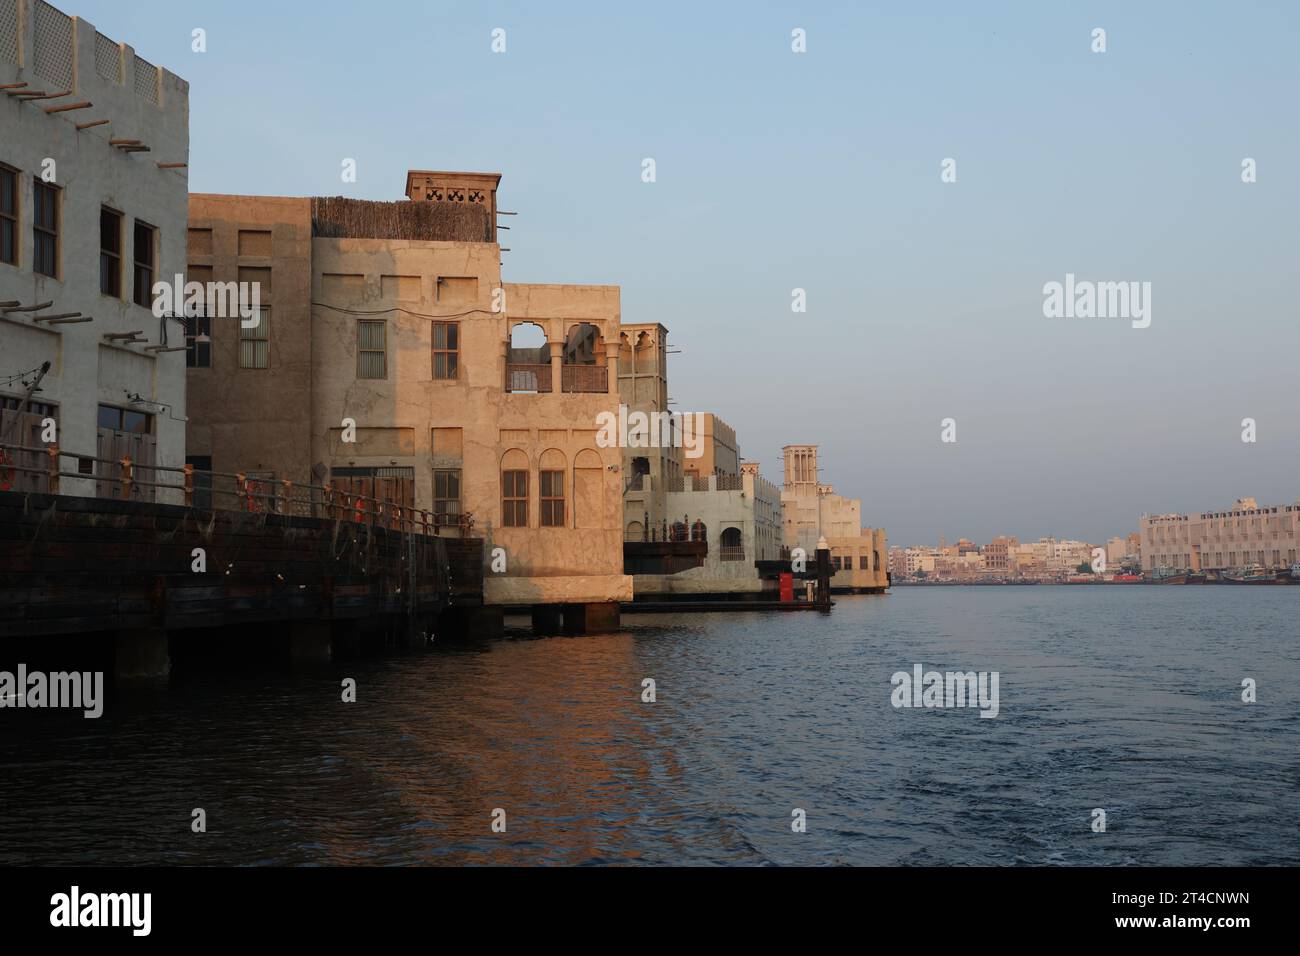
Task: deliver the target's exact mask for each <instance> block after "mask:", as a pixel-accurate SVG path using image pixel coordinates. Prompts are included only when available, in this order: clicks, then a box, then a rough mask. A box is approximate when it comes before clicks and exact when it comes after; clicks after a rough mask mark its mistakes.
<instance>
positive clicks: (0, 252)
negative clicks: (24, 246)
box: [0, 166, 18, 266]
mask: <svg viewBox="0 0 1300 956" xmlns="http://www.w3.org/2000/svg"><path fill="white" fill-rule="evenodd" d="M0 262H4V263H8V264H9V265H11V266H16V265H18V170H16V169H12V168H10V167H9V166H0Z"/></svg>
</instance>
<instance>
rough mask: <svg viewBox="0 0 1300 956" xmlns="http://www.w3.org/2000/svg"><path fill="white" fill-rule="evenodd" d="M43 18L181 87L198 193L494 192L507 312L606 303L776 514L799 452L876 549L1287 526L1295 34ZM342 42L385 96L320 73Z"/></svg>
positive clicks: (1284, 20) (658, 16)
mask: <svg viewBox="0 0 1300 956" xmlns="http://www.w3.org/2000/svg"><path fill="white" fill-rule="evenodd" d="M66 9H67V12H69V13H71V14H73V15H76V16H81V17H84V18H86V19H88V20H90V21H91V22H92V23H94V24H95V25H96V27H98V28H99V29H100V30H101V31H102V32H104V33H105V34H107V35H108V36H110V37H113V38H115V39H121V40H124V41H126V42H129V43H131V44H132V45H134V46H135V48H136V50H137V52H138V53H139V54H140V55H141V56H143V57H145V58H146V59H148V60H150V61H151V62H154V63H157V64H159V65H161V66H164V67H166V68H168V69H170V70H172V71H174V72H175V73H177V74H179V75H180V76H182V77H184V78H185V79H187V80H188V81H189V82H190V84H191V124H190V129H191V154H190V170H189V173H190V180H189V185H190V189H191V191H193V192H216V193H253V194H280V195H334V194H342V195H346V196H351V197H354V198H366V199H397V198H400V197H401V195H402V186H403V180H404V176H405V171H406V170H407V169H409V168H439V169H465V170H491V171H499V172H501V173H502V174H503V179H502V182H501V205H502V208H505V209H509V210H512V211H517V212H518V213H519V215H518V216H517V217H513V218H512V220H511V223H510V224H511V232H510V233H509V238H508V239H507V240H504V241H503V243H502V244H503V245H504V246H508V247H509V248H510V251H509V252H505V253H504V254H503V257H504V260H505V266H504V271H505V277H506V279H507V281H515V282H530V281H539V280H545V281H565V282H573V283H608V284H615V285H618V286H620V287H621V289H622V316H623V319H624V321H627V322H661V323H663V324H664V325H665V326H667V327H668V328H669V329H670V332H671V341H672V344H673V347H674V348H677V349H680V350H681V352H680V353H679V354H674V355H673V357H672V361H671V364H670V376H671V379H670V394H671V397H672V398H673V399H674V400H675V404H674V405H673V408H674V410H677V411H700V412H712V413H716V414H717V415H719V416H721V418H722V419H724V420H725V421H726V422H727V423H729V424H730V425H731V426H733V427H734V428H735V430H736V434H737V438H738V443H739V447H740V452H741V454H742V455H743V456H744V457H745V458H746V459H749V460H754V461H758V462H760V463H761V465H762V469H763V473H764V474H765V475H766V476H767V477H768V478H769V479H771V480H774V481H778V482H779V480H780V468H781V454H780V449H781V447H782V446H783V445H787V444H791V443H805V442H806V443H816V444H819V445H820V446H821V449H822V460H823V471H822V478H823V480H824V481H825V482H827V483H829V484H832V485H834V486H835V488H836V490H837V491H838V492H840V493H842V494H845V495H848V496H851V497H854V498H860V499H861V500H862V520H863V523H864V524H867V525H870V526H873V527H883V528H884V529H885V530H886V532H887V534H888V536H889V540H890V542H892V543H898V544H903V543H911V542H916V541H927V540H933V541H937V540H938V538H939V537H940V536H941V535H945V536H948V537H949V538H950V539H951V538H954V537H955V536H956V535H963V536H966V537H969V538H971V539H972V540H976V541H981V542H983V541H988V540H991V539H992V538H993V537H995V536H997V535H999V534H1011V535H1016V536H1018V537H1021V538H1022V539H1024V538H1025V537H1029V536H1032V538H1031V539H1034V540H1036V539H1037V537H1039V536H1042V532H1039V531H1037V530H1036V529H1043V528H1051V529H1055V533H1057V534H1059V535H1062V536H1068V537H1071V538H1077V539H1079V540H1090V541H1101V542H1104V541H1105V540H1106V539H1107V538H1108V537H1111V536H1114V535H1123V534H1127V533H1129V532H1131V531H1133V530H1135V529H1136V528H1137V524H1138V520H1139V517H1140V516H1141V515H1142V514H1143V513H1144V512H1146V513H1164V512H1176V511H1177V512H1197V511H1201V510H1212V509H1219V508H1226V507H1228V506H1230V504H1231V503H1232V502H1233V501H1234V500H1235V499H1237V498H1239V497H1243V496H1254V497H1256V498H1257V499H1258V500H1259V501H1260V503H1261V504H1265V503H1267V504H1289V503H1292V502H1294V501H1295V500H1296V499H1297V498H1298V497H1300V482H1297V480H1296V476H1297V474H1300V417H1298V416H1296V414H1295V406H1296V400H1295V382H1296V372H1295V355H1296V351H1297V346H1298V345H1300V331H1298V330H1297V324H1296V318H1297V316H1296V307H1295V301H1294V294H1293V292H1292V291H1291V289H1290V287H1289V286H1290V281H1291V276H1292V275H1293V274H1294V263H1293V261H1292V260H1293V258H1294V243H1293V242H1289V241H1288V240H1289V239H1291V238H1292V236H1293V232H1294V223H1295V222H1297V221H1300V185H1297V182H1296V179H1295V177H1294V176H1292V175H1291V170H1292V169H1293V168H1294V165H1295V162H1296V160H1297V156H1298V155H1300V131H1297V128H1296V126H1295V124H1294V123H1286V122H1281V121H1279V118H1280V117H1285V116H1287V115H1290V113H1292V112H1293V111H1294V104H1293V103H1292V102H1291V100H1292V98H1293V91H1294V90H1295V89H1297V88H1300V64H1298V63H1297V61H1296V59H1295V57H1294V51H1293V49H1292V46H1293V43H1292V38H1293V37H1294V36H1295V35H1296V34H1297V32H1298V28H1300V11H1298V10H1297V8H1295V7H1294V6H1291V5H1279V4H1267V3H1248V4H1244V5H1236V6H1234V7H1232V8H1230V15H1209V14H1210V13H1212V12H1215V11H1220V12H1221V11H1222V9H1223V8H1214V7H1209V6H1205V7H1203V8H1201V15H1198V16H1192V15H1190V14H1189V7H1188V6H1187V5H1181V4H1173V3H1154V4H1144V5H1140V6H1137V5H1125V4H1118V3H1114V4H1104V3H1103V4H1093V5H1090V6H1089V8H1088V9H1086V10H1085V9H1083V8H1075V7H1067V6H1056V5H1036V4H1000V5H989V6H982V7H980V8H978V9H975V8H972V7H969V6H967V5H961V4H956V3H945V4H935V5H933V6H932V7H929V8H927V9H926V10H924V11H920V10H917V9H916V8H908V9H906V10H897V11H893V10H860V9H855V8H849V7H845V8H839V9H832V10H829V11H818V12H815V13H814V12H811V11H809V10H807V9H803V8H798V7H785V6H782V5H777V4H765V5H761V6H752V5H746V6H744V7H743V8H742V7H739V6H736V7H714V6H700V5H690V6H687V5H685V4H671V3H669V4H659V5H656V6H655V8H654V9H653V11H652V12H642V11H640V10H639V9H637V10H636V11H635V12H633V9H631V8H629V9H626V10H624V9H615V8H609V7H607V6H602V5H597V4H572V5H565V6H563V7H559V8H541V7H538V8H535V9H527V8H517V7H514V6H511V5H507V4H494V3H488V4H482V5H478V6H475V7H474V8H473V9H469V10H465V11H463V12H461V13H460V14H458V15H456V16H452V15H450V14H446V15H442V14H438V13H437V12H436V11H431V10H430V9H429V8H428V7H427V6H425V5H423V4H415V3H411V2H387V3H377V4H372V5H370V6H369V7H367V8H366V10H365V15H364V16H362V15H361V14H360V13H359V11H358V8H357V7H355V5H352V4H346V5H345V4H341V3H328V2H327V3H320V4H317V5H316V6H314V7H313V8H312V13H311V15H310V16H304V15H303V13H302V10H301V8H299V7H296V6H290V5H283V6H281V5H271V4H253V3H251V2H229V3H225V4H220V5H205V6H203V7H189V6H180V5H176V4H173V3H168V2H163V0H139V2H135V3H131V4H122V3H120V2H108V0H76V2H70V3H68V4H67V5H66ZM742 11H743V16H742V15H741V12H742ZM254 22H255V23H256V27H257V28H256V29H250V25H251V24H253V23H254ZM195 28H202V29H203V30H205V31H206V44H207V52H205V53H196V52H193V51H192V49H191V42H192V41H191V35H192V31H193V30H194V29H195ZM495 28H501V29H504V30H505V31H506V34H505V37H506V44H507V45H506V52H504V53H493V52H492V49H491V42H492V36H491V31H492V30H493V29H495ZM794 28H801V29H803V30H805V31H806V36H807V52H806V53H794V52H792V50H791V31H792V30H793V29H794ZM1096 28H1103V29H1105V30H1106V37H1107V48H1106V51H1105V52H1104V53H1095V52H1093V50H1092V49H1091V45H1092V40H1091V36H1092V32H1093V31H1094V29H1096ZM286 36H292V37H294V38H295V41H294V42H292V43H286V42H285V39H284V38H285V37H286ZM359 45H360V46H365V47H366V48H368V49H383V50H384V51H385V52H384V67H385V68H384V72H383V75H382V76H374V75H367V76H365V77H362V78H360V79H358V78H355V77H352V76H351V75H350V74H349V73H348V72H347V70H346V69H341V68H340V65H341V64H346V63H348V62H350V61H351V60H352V58H353V56H354V53H355V50H356V48H357V47H358V46H359ZM485 103H487V104H491V106H490V108H486V109H485V108H484V104H485ZM646 158H653V159H654V160H655V163H656V178H655V181H654V182H652V183H647V182H643V181H642V175H641V173H642V162H643V160H644V159H646ZM344 159H355V160H356V163H357V170H358V175H357V181H356V182H355V183H344V182H342V181H341V179H340V175H339V170H340V164H341V163H342V162H343V160H344ZM947 159H955V161H956V162H955V171H956V181H955V182H944V181H942V179H941V175H942V173H943V164H944V161H945V160H947ZM1246 159H1251V160H1253V161H1254V162H1255V163H1256V164H1257V181H1256V182H1253V183H1245V182H1243V181H1242V176H1241V169H1242V163H1243V161H1244V160H1246ZM1067 274H1073V275H1076V276H1078V277H1079V278H1080V279H1084V280H1089V281H1096V282H1139V283H1146V282H1149V283H1150V290H1151V292H1150V298H1149V299H1147V300H1145V303H1144V304H1145V306H1146V307H1147V308H1148V309H1149V317H1150V327H1149V328H1134V327H1133V325H1132V324H1131V323H1130V322H1128V321H1123V320H1115V319H1097V318H1091V319H1089V318H1072V319H1065V318H1059V319H1058V318H1052V319H1049V318H1045V317H1044V314H1043V302H1044V294H1043V288H1044V285H1045V284H1046V283H1049V282H1060V281H1062V280H1063V278H1064V277H1065V276H1066V275H1067ZM795 289H802V290H804V291H805V294H806V300H807V312H805V313H795V312H792V311H791V301H792V294H793V290H795ZM947 418H952V419H955V422H956V437H957V441H956V442H955V443H943V442H941V441H940V430H941V422H942V421H943V420H944V419H947ZM1246 418H1252V419H1254V420H1255V421H1256V422H1257V426H1258V432H1257V440H1256V441H1255V442H1252V443H1247V442H1243V441H1242V440H1241V432H1242V424H1241V423H1242V421H1243V419H1246Z"/></svg>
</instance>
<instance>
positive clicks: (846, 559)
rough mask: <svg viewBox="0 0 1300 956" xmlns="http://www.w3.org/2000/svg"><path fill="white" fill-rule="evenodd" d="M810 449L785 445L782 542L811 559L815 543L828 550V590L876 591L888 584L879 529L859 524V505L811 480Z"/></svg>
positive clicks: (884, 546)
mask: <svg viewBox="0 0 1300 956" xmlns="http://www.w3.org/2000/svg"><path fill="white" fill-rule="evenodd" d="M817 448H818V446H816V445H786V446H785V447H784V448H783V449H782V452H783V455H784V458H785V484H784V487H783V488H782V491H781V509H782V521H783V527H784V535H783V541H784V544H785V546H786V547H788V548H792V549H793V548H803V549H804V551H805V552H806V553H807V554H808V555H809V557H811V556H812V555H813V554H814V552H815V551H816V548H817V544H818V541H819V540H820V539H821V538H825V539H826V543H827V545H829V547H830V549H831V569H832V572H833V573H832V576H831V587H832V589H837V590H851V591H880V590H883V589H884V588H886V587H888V586H889V569H888V567H887V555H888V553H889V548H888V545H887V543H886V540H885V532H884V529H883V528H864V527H863V526H862V502H861V501H859V500H858V499H856V498H845V497H842V496H841V495H837V494H836V493H835V489H834V487H833V486H831V485H824V484H822V483H821V481H820V480H819V479H818V477H817V472H818V464H817Z"/></svg>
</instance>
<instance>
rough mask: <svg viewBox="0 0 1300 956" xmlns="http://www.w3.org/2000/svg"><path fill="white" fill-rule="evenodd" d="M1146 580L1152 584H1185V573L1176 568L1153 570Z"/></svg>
mask: <svg viewBox="0 0 1300 956" xmlns="http://www.w3.org/2000/svg"><path fill="white" fill-rule="evenodd" d="M1147 580H1148V581H1149V582H1150V583H1152V584H1186V583H1187V572H1186V571H1180V570H1178V569H1177V568H1155V569H1153V570H1152V572H1151V576H1150V577H1149V578H1147Z"/></svg>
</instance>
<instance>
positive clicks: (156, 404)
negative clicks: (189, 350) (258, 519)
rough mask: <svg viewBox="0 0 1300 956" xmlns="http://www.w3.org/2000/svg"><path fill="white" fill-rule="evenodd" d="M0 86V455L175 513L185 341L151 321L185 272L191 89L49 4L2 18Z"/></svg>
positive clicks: (33, 478)
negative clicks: (53, 461) (55, 453)
mask: <svg viewBox="0 0 1300 956" xmlns="http://www.w3.org/2000/svg"><path fill="white" fill-rule="evenodd" d="M0 85H3V86H4V87H5V88H6V89H5V93H6V95H5V96H2V97H0V443H8V444H10V445H20V446H26V447H29V448H37V447H40V448H46V447H48V446H50V445H57V446H58V449H59V450H60V451H61V452H63V453H65V454H69V455H71V454H75V455H77V456H80V457H79V458H77V459H73V458H70V457H69V458H63V459H62V461H61V462H60V466H59V469H58V470H61V471H64V472H76V473H78V474H81V475H85V477H84V478H80V477H74V478H62V479H60V480H59V484H58V490H59V492H60V493H62V494H70V495H96V494H101V495H113V494H118V493H120V492H121V491H122V489H123V488H124V487H125V488H128V489H129V494H130V495H131V497H133V498H139V499H143V500H160V501H164V502H175V503H179V501H180V493H179V492H173V491H170V490H169V489H155V488H154V487H153V485H154V484H155V483H157V484H175V485H178V484H180V483H181V477H180V475H179V474H176V473H157V472H155V471H154V470H153V467H152V466H162V467H174V468H180V467H181V466H183V465H184V463H185V440H186V439H185V419H186V402H185V340H184V334H185V329H184V327H183V323H182V322H180V321H179V320H174V319H171V318H163V319H159V318H158V317H156V316H155V314H154V312H153V308H152V307H153V301H154V298H153V285H154V282H155V281H156V280H157V279H159V278H161V277H164V276H168V275H170V274H172V273H180V272H184V268H185V220H186V214H187V189H188V187H187V175H186V163H187V162H188V160H189V85H188V84H187V83H186V82H185V81H184V80H182V79H181V78H180V77H178V76H176V75H174V74H172V73H170V72H168V71H167V70H164V69H161V68H160V67H158V66H155V65H154V64H152V63H150V62H149V61H148V60H146V59H144V58H143V57H141V56H140V55H139V54H137V53H136V52H135V50H134V49H133V48H132V47H130V46H128V45H127V44H125V43H120V42H118V41H116V40H113V39H111V38H109V37H107V36H104V35H103V34H101V33H99V32H98V31H97V30H96V29H95V27H94V26H93V25H92V24H90V23H88V22H86V21H85V20H82V19H79V18H76V17H70V16H68V15H67V14H65V13H63V12H61V11H60V10H58V9H56V8H55V7H53V6H51V5H50V4H48V3H45V2H42V0H0ZM46 363H48V369H47V370H46V371H44V373H43V375H40V377H39V383H37V378H38V374H39V372H40V369H42V368H43V367H45V365H46ZM33 387H34V388H33ZM51 422H52V423H53V425H54V428H53V430H51V428H50V427H49V423H51ZM51 439H53V440H51ZM128 457H129V458H130V460H131V461H132V462H133V468H132V471H131V474H130V476H131V477H132V478H133V479H134V481H133V483H132V484H130V485H125V486H124V485H122V484H121V483H120V482H119V479H120V478H121V477H123V469H122V468H121V466H120V465H119V464H117V463H118V462H120V461H121V460H122V459H124V458H128ZM96 458H99V459H106V461H95V460H94V459H96ZM9 461H10V463H11V464H13V465H16V466H18V467H19V468H39V469H42V470H45V469H48V467H49V463H50V458H49V456H48V455H47V454H44V453H41V452H23V451H15V452H10V453H9ZM13 487H14V488H17V489H21V490H30V491H46V490H48V488H49V487H50V485H49V483H48V481H47V479H46V477H45V476H44V475H39V476H38V475H34V474H31V473H27V472H20V471H17V470H15V473H14V478H13Z"/></svg>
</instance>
